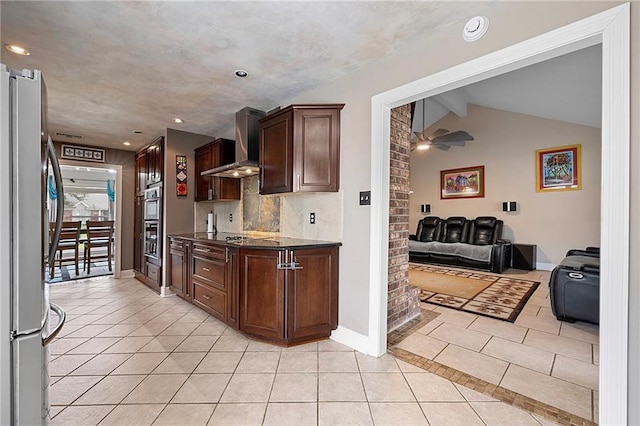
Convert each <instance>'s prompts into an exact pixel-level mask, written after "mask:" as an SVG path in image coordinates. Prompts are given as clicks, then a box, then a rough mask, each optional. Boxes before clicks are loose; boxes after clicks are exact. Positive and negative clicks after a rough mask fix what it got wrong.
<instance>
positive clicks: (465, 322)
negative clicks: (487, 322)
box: [434, 306, 478, 328]
mask: <svg viewBox="0 0 640 426" xmlns="http://www.w3.org/2000/svg"><path fill="white" fill-rule="evenodd" d="M434 311H435V312H438V313H439V314H440V315H439V316H438V321H442V322H446V323H447V324H453V325H457V326H460V327H465V328H466V327H468V326H469V325H470V324H471V323H472V322H473V321H474V320H475V319H476V318H477V317H478V316H477V315H474V314H470V313H467V312H462V311H456V310H455V309H449V308H445V307H444V306H438V307H437V308H435V309H434Z"/></svg>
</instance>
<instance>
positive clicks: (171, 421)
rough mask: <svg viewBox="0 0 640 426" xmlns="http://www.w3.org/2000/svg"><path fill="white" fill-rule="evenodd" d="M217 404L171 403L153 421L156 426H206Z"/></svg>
mask: <svg viewBox="0 0 640 426" xmlns="http://www.w3.org/2000/svg"><path fill="white" fill-rule="evenodd" d="M215 408H216V406H215V404H169V405H167V406H166V407H165V408H164V410H162V413H160V415H159V416H158V418H157V419H156V421H155V422H154V423H153V424H154V426H160V425H162V426H170V425H173V426H177V425H180V426H198V425H202V426H205V425H206V424H207V422H208V421H209V417H211V413H213V410H214V409H215Z"/></svg>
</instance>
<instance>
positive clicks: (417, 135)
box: [413, 132, 425, 142]
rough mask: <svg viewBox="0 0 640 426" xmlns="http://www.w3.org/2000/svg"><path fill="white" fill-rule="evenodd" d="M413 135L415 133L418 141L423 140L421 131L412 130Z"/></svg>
mask: <svg viewBox="0 0 640 426" xmlns="http://www.w3.org/2000/svg"><path fill="white" fill-rule="evenodd" d="M413 134H414V135H416V138H417V139H418V140H419V141H420V142H424V141H425V138H424V135H423V134H422V132H413Z"/></svg>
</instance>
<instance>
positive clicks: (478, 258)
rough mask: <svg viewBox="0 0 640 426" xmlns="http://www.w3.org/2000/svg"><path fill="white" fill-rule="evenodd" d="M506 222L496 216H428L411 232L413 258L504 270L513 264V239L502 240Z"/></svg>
mask: <svg viewBox="0 0 640 426" xmlns="http://www.w3.org/2000/svg"><path fill="white" fill-rule="evenodd" d="M502 226H503V222H502V221H501V220H498V219H496V218H495V217H492V216H481V217H477V218H475V219H473V220H469V219H467V218H465V217H462V216H454V217H450V218H448V219H441V218H439V217H437V216H427V217H425V218H424V219H422V220H421V221H419V222H418V229H417V231H416V234H415V235H410V236H409V261H411V262H421V263H435V264H442V265H453V266H460V267H465V268H474V269H484V270H488V271H491V272H495V273H499V274H500V273H502V272H503V271H504V270H505V269H506V268H508V267H509V265H510V264H511V242H510V241H507V240H502V239H501V236H502Z"/></svg>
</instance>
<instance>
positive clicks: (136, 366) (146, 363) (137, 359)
mask: <svg viewBox="0 0 640 426" xmlns="http://www.w3.org/2000/svg"><path fill="white" fill-rule="evenodd" d="M168 355H169V354H167V353H146V354H144V353H140V354H134V355H132V356H131V358H129V359H128V360H126V361H125V362H124V363H122V365H120V367H118V368H116V369H115V370H114V371H113V373H111V374H114V375H118V374H149V373H151V372H152V371H153V370H154V369H155V368H156V367H157V366H158V365H159V364H160V363H161V362H162V361H163V360H164V359H165V358H166V357H167V356H168Z"/></svg>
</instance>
